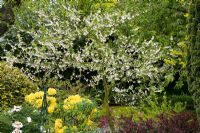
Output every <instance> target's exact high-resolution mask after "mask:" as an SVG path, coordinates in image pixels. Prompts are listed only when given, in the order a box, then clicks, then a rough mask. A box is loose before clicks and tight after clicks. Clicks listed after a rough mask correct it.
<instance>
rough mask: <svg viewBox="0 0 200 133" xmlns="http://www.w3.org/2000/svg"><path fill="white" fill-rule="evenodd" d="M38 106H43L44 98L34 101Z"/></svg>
mask: <svg viewBox="0 0 200 133" xmlns="http://www.w3.org/2000/svg"><path fill="white" fill-rule="evenodd" d="M34 105H35V107H36V108H41V107H42V99H37V100H36V101H35V103H34Z"/></svg>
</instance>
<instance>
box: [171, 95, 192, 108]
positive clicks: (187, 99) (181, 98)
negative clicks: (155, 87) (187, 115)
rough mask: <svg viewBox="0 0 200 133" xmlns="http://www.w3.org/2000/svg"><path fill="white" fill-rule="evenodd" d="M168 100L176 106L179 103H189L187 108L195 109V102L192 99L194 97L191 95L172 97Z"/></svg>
mask: <svg viewBox="0 0 200 133" xmlns="http://www.w3.org/2000/svg"><path fill="white" fill-rule="evenodd" d="M168 99H169V100H170V101H171V102H172V104H173V105H174V104H175V103H177V102H182V103H187V104H186V108H187V109H194V101H193V99H192V96H190V95H185V94H184V95H171V96H168Z"/></svg>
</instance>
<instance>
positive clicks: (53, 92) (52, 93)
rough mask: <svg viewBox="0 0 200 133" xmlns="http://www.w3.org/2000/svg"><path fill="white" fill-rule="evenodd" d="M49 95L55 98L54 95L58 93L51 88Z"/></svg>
mask: <svg viewBox="0 0 200 133" xmlns="http://www.w3.org/2000/svg"><path fill="white" fill-rule="evenodd" d="M47 93H48V95H50V96H53V95H56V93H57V91H56V89H54V88H49V89H48V91H47Z"/></svg>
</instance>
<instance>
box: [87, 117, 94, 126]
mask: <svg viewBox="0 0 200 133" xmlns="http://www.w3.org/2000/svg"><path fill="white" fill-rule="evenodd" d="M93 123H94V122H93V121H91V120H90V119H87V122H86V125H88V126H91V125H93Z"/></svg>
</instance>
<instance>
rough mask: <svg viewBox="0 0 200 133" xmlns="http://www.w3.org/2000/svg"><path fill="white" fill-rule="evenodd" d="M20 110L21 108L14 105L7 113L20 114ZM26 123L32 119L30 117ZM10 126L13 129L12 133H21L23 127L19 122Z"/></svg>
mask: <svg viewBox="0 0 200 133" xmlns="http://www.w3.org/2000/svg"><path fill="white" fill-rule="evenodd" d="M21 109H22V106H16V105H14V107H13V109H11V110H9V111H8V113H9V114H12V113H15V112H20V111H21ZM27 122H28V123H31V122H32V119H31V117H27ZM12 126H13V128H14V130H13V132H12V133H22V130H20V129H21V128H22V127H23V124H22V123H21V122H20V121H15V122H14V123H12Z"/></svg>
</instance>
